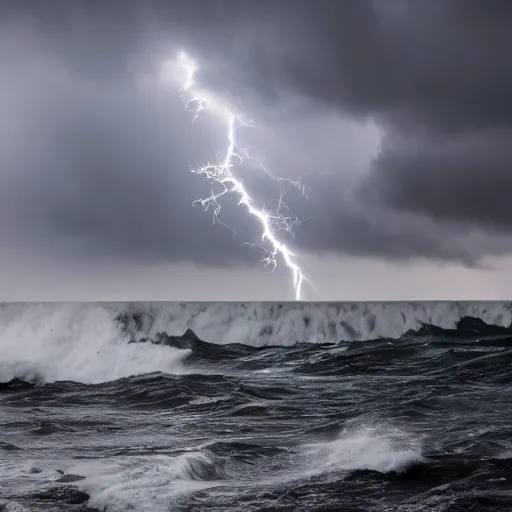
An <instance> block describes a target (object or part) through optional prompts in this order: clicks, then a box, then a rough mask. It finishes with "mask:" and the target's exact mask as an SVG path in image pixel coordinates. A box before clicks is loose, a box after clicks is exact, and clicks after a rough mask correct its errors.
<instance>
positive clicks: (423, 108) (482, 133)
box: [0, 0, 512, 300]
mask: <svg viewBox="0 0 512 512" xmlns="http://www.w3.org/2000/svg"><path fill="white" fill-rule="evenodd" d="M511 48H512V3H511V2H510V1H508V0H373V1H371V0H344V1H334V0H293V1H291V0H259V1H256V0H211V1H206V0H165V1H164V0H145V1H143V2H142V1H141V2H139V1H136V0H109V1H100V0H46V1H44V2H42V1H40V0H32V1H29V0H16V1H6V2H2V4H1V6H0V67H1V69H2V70H3V72H2V73H0V300H65V299H72V300H82V299H84V300H133V299H152V298H153V299H159V300H161V299H169V300H179V299H183V300H201V299H207V300H216V299H218V300H226V299H227V300H248V299H262V300H263V299H272V300H284V299H293V297H294V293H293V287H292V284H291V275H290V273H289V272H287V270H286V268H285V266H284V265H283V262H282V261H281V260H278V263H279V266H278V268H277V269H276V270H275V271H274V272H271V271H270V269H269V268H265V267H264V265H263V264H262V262H261V260H262V259H263V258H264V257H265V253H264V252H263V251H262V250H261V249H259V248H257V247H255V246H254V244H258V243H259V238H260V234H261V232H260V230H259V225H258V223H257V222H256V221H255V220H254V219H253V218H251V216H250V215H249V214H248V213H247V211H246V210H245V209H244V208H243V207H239V206H237V203H236V199H237V198H236V197H225V198H223V199H224V202H223V203H222V210H221V217H220V219H221V220H222V221H223V222H224V223H225V224H228V225H230V226H232V227H233V228H234V229H235V231H232V230H230V229H228V228H226V227H225V226H223V225H222V224H216V225H213V222H212V212H211V211H207V212H205V211H204V210H203V209H202V208H201V207H198V206H193V204H192V203H193V202H194V200H195V199H198V198H201V197H205V196H207V195H209V193H210V190H211V183H210V182H208V181H207V180H205V179H204V178H203V177H201V176H198V175H197V174H194V173H192V172H191V169H194V168H197V167H198V166H200V165H201V164H203V163H205V162H206V161H208V160H210V161H213V160H215V158H216V154H217V153H218V152H220V153H222V151H223V150H224V149H225V146H226V126H225V119H224V118H223V117H222V116H219V115H217V114H216V113H215V112H210V113H208V112H205V113H204V115H201V116H200V117H199V119H197V120H196V121H195V122H192V119H193V115H192V114H191V113H190V112H187V111H186V110H185V109H184V104H183V98H182V97H181V96H180V94H179V92H178V89H179V83H178V82H177V81H173V79H170V77H167V76H165V73H163V71H162V70H165V69H168V66H169V63H171V62H173V60H174V59H175V56H176V53H177V52H178V51H180V50H184V51H186V52H187V53H188V54H189V55H190V56H191V57H193V58H194V59H195V60H196V61H197V63H198V65H199V67H200V70H199V72H198V74H197V76H196V80H197V82H198V83H199V84H200V85H201V87H202V88H203V89H206V90H208V91H211V92H212V94H215V97H216V98H218V99H219V101H220V100H221V101H222V102H223V103H224V104H226V105H229V106H230V108H233V109H236V110H237V111H238V112H243V113H244V114H246V116H247V118H250V119H253V120H254V121H255V122H256V126H255V127H254V128H244V129H243V130H242V131H241V133H240V138H241V139H240V140H241V141H242V142H243V145H244V147H247V146H251V154H252V155H253V156H255V157H257V158H260V159H261V160H262V161H263V162H264V163H265V167H266V169H267V170H269V171H270V172H272V173H273V174H274V175H275V176H277V177H281V178H287V177H289V178H293V179H297V178H300V179H301V181H302V182H303V183H304V185H305V187H306V192H307V193H306V194H305V195H301V194H300V193H299V192H298V191H297V190H296V189H295V188H294V187H292V186H288V185H286V182H283V185H282V186H281V191H282V192H283V193H284V201H285V203H286V205H287V206H288V209H287V210H283V211H284V212H285V213H286V214H287V215H290V216H291V217H297V218H299V219H300V220H301V221H302V223H300V224H298V225H297V226H295V228H294V229H293V231H292V233H286V232H278V233H277V234H278V236H279V237H281V238H282V239H283V240H285V241H286V242H287V243H289V244H290V246H291V247H292V248H293V250H294V252H295V253H296V254H297V261H298V263H299V264H300V265H301V267H302V268H303V270H304V272H305V274H306V275H307V277H308V279H309V280H310V281H311V284H312V286H306V287H305V288H304V298H305V299H311V300H322V299H323V300H334V299H340V300H350V299H353V300H361V299H369V300H372V299H394V300H396V299H421V298H425V299H432V298H441V299H456V298H458V299H461V298H468V299H483V298H510V297H511V296H512V293H511V292H510V290H511V289H512V277H511V272H510V271H511V269H512V256H511V253H512V201H511V200H510V198H509V194H510V190H511V185H512V167H511V166H512V67H511V66H510V56H511V51H512V50H511ZM166 66H167V67H166ZM237 172H239V173H240V174H239V175H238V176H239V177H241V178H242V179H243V181H244V184H245V185H246V186H247V188H248V190H249V191H250V193H251V194H252V195H253V197H254V200H255V204H257V205H258V206H265V207H267V208H271V207H273V206H275V205H277V204H278V200H279V197H280V187H279V186H278V185H277V183H276V182H274V181H272V180H270V179H268V177H267V176H266V175H265V173H264V172H262V170H261V169H258V168H257V167H256V166H254V167H252V166H244V167H241V168H240V169H238V170H237Z"/></svg>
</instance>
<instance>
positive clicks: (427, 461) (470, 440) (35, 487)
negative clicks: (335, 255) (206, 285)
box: [0, 302, 512, 512]
mask: <svg viewBox="0 0 512 512" xmlns="http://www.w3.org/2000/svg"><path fill="white" fill-rule="evenodd" d="M511 323H512V303H491V302H488V303H475V302H460V303H455V302H428V303H419V302H414V303H318V304H310V303H268V304H261V303H245V304H240V303H236V304H229V303H204V304H200V303H124V304H121V303H115V304H114V303H87V304H78V303H71V304H69V303H66V304H57V303H44V304H39V303H38V304H36V303H31V304H29V303H25V304H19V303H17V304H0V510H1V511H5V512H12V511H17V512H21V511H55V512H65V511H66V512H67V511H69V512H71V511H82V512H85V511H89V512H98V511H108V512H114V511H116V512H117V511H140V512H161V511H209V512H214V511H219V512H220V511H233V512H235V511H243V512H248V511H273V510H275V511H352V512H355V511H439V512H441V511H443V512H448V511H451V512H455V511H460V512H462V511H479V510H489V511H505V510H506V511H510V510H512V398H511V393H512V327H511Z"/></svg>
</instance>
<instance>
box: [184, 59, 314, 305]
mask: <svg viewBox="0 0 512 512" xmlns="http://www.w3.org/2000/svg"><path fill="white" fill-rule="evenodd" d="M178 65H179V68H180V69H181V70H182V71H183V75H184V76H183V79H182V83H181V88H180V92H181V93H182V94H183V95H185V105H186V108H187V110H189V109H190V106H191V105H194V106H195V108H194V110H193V112H194V118H193V121H195V120H196V119H197V118H198V116H199V114H200V113H201V111H203V110H205V109H206V108H207V107H210V108H213V109H214V110H215V112H216V113H218V114H219V115H222V116H223V117H224V118H225V119H226V121H227V123H226V124H227V126H226V135H227V148H226V150H225V154H224V157H223V158H222V159H221V161H220V162H219V163H218V164H211V163H209V162H208V163H206V164H205V165H203V166H201V167H199V168H198V169H194V170H192V172H194V173H196V174H200V175H202V176H205V177H206V178H207V179H208V180H210V181H212V182H214V183H215V184H217V185H220V187H221V191H220V192H217V193H215V192H214V191H213V190H212V193H211V195H210V196H209V197H207V198H204V199H199V200H197V201H196V203H199V204H201V205H202V206H203V207H204V208H205V210H208V209H209V208H210V207H211V208H213V219H214V222H216V221H218V222H220V221H219V220H218V216H219V213H220V210H221V205H220V203H219V199H220V198H221V197H222V196H224V195H225V194H228V193H233V194H236V195H237V196H238V198H239V201H238V204H239V205H243V206H245V207H246V209H247V211H248V212H249V214H250V215H252V216H253V217H255V218H256V219H258V221H259V223H260V226H261V229H262V235H261V240H262V242H266V243H267V244H268V245H269V247H270V250H269V251H266V252H267V253H268V256H267V257H266V258H265V259H264V263H265V265H271V266H272V267H273V269H274V268H275V267H276V266H277V258H278V257H281V258H282V259H283V260H284V262H285V264H286V266H287V267H288V268H289V269H290V270H291V272H292V276H293V287H294V291H295V300H301V297H302V285H303V284H304V282H305V281H306V279H305V277H304V275H303V273H302V270H301V269H300V267H299V266H298V264H297V263H296V262H295V261H294V258H295V254H293V253H292V252H291V251H290V249H289V248H288V247H287V246H286V244H284V243H283V242H282V241H280V240H279V239H278V238H277V235H276V231H277V229H284V230H286V231H288V232H290V231H291V229H292V228H293V226H294V225H296V224H297V223H298V219H292V218H290V217H286V216H284V215H283V214H282V213H281V209H282V207H283V206H285V205H284V203H283V202H282V193H281V194H280V198H279V203H278V206H277V208H275V209H274V210H272V211H267V210H265V209H259V208H257V207H256V206H255V205H254V201H253V199H252V198H251V196H250V195H249V193H248V191H247V189H246V188H245V187H244V185H243V183H242V181H241V180H239V179H238V178H236V176H235V175H234V174H233V168H234V167H235V165H236V164H237V163H238V164H241V163H243V162H244V161H245V160H246V159H249V158H251V157H250V156H249V154H248V152H247V150H245V149H241V148H239V147H238V145H237V142H236V129H237V126H249V127H250V126H252V124H251V123H249V122H247V121H244V120H243V119H242V118H241V117H240V116H237V115H235V114H233V113H232V112H231V111H230V110H229V109H228V108H227V107H225V106H224V105H222V104H221V103H219V102H218V101H215V100H213V99H212V98H210V97H209V95H208V94H207V93H204V92H203V93H202V92H201V91H199V89H198V88H196V83H195V80H194V78H195V74H196V72H197V66H196V64H195V62H194V61H193V60H191V59H190V58H189V57H188V55H187V54H186V53H184V52H181V53H180V54H179V56H178ZM207 96H208V97H207ZM260 166H261V168H262V169H263V170H264V172H265V173H266V174H267V175H268V176H269V177H270V178H271V179H273V180H274V181H276V182H279V181H280V179H278V178H275V177H274V176H272V175H271V174H270V173H269V172H268V171H267V170H266V169H265V168H264V167H263V165H261V162H260ZM286 181H289V182H290V183H291V184H292V185H294V186H295V187H296V188H298V189H299V190H300V191H301V192H302V193H304V188H303V186H302V185H301V184H300V183H299V182H294V181H291V180H286Z"/></svg>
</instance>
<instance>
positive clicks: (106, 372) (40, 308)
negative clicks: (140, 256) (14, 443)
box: [0, 302, 512, 383]
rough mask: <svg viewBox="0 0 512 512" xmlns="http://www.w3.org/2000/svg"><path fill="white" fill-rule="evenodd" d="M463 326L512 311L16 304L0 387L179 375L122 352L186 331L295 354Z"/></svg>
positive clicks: (457, 305)
mask: <svg viewBox="0 0 512 512" xmlns="http://www.w3.org/2000/svg"><path fill="white" fill-rule="evenodd" d="M465 317H473V318H474V319H481V320H482V321H483V322H485V324H488V325H491V326H501V327H507V328H508V327H509V326H510V325H511V323H512V304H511V303H503V302H501V303H498V302H481V303H476V302H427V303H338V304H329V303H317V304H314V303H313V304H312V303H283V304H278V303H267V304H264V303H233V304H232V303H24V304H21V303H16V304H14V303H13V304H9V303H6V304H0V382H8V381H9V380H12V379H15V378H20V379H25V380H27V379H28V380H40V381H43V382H52V381H58V380H73V381H77V382H83V383H100V382H105V381H109V380H116V379H119V378H122V377H127V376H130V375H136V374H143V373H150V372H165V373H171V374H172V373H174V374H179V373H184V372H185V371H186V368H185V366H184V365H183V360H184V359H186V358H187V357H188V355H189V354H190V350H188V349H181V348H179V347H178V348H177V347H169V346H159V345H156V344H150V343H149V344H148V343H145V344H142V343H129V342H130V341H133V340H140V339H141V338H154V337H156V335H157V334H158V333H166V334H168V335H171V336H172V335H175V336H181V335H183V333H184V332H185V331H186V330H187V329H192V330H193V331H194V332H195V333H196V334H197V335H198V336H199V338H201V339H203V340H205V341H208V342H211V343H215V344H222V345H225V344H230V343H238V344H245V345H250V346H265V345H294V344H296V343H297V342H309V343H323V342H330V343H333V342H334V343H335V342H342V341H356V340H357V341H359V340H372V339H382V338H395V339H396V338H400V337H401V336H403V335H404V334H406V333H408V332H410V331H416V332H418V331H421V330H422V329H425V328H426V326H429V327H432V328H434V327H438V328H442V329H457V328H458V327H459V322H460V321H461V319H463V318H465Z"/></svg>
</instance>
